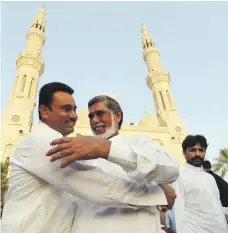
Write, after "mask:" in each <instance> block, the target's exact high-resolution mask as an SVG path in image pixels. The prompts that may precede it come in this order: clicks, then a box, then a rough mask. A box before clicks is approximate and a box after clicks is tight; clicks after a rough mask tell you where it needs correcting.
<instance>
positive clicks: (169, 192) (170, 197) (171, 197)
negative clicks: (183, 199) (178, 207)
mask: <svg viewBox="0 0 228 233" xmlns="http://www.w3.org/2000/svg"><path fill="white" fill-rule="evenodd" d="M160 187H161V188H162V189H163V191H164V193H165V196H166V199H167V202H168V208H169V209H172V207H173V205H174V202H175V199H176V197H177V195H176V192H175V189H174V188H172V187H171V186H170V185H168V184H160Z"/></svg>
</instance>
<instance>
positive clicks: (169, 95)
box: [166, 90, 173, 106]
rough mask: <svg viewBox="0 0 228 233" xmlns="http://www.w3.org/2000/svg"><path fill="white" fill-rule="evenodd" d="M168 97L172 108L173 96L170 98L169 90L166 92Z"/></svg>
mask: <svg viewBox="0 0 228 233" xmlns="http://www.w3.org/2000/svg"><path fill="white" fill-rule="evenodd" d="M166 95H167V98H168V100H169V104H170V106H172V105H173V103H172V100H171V96H170V94H169V91H168V90H166Z"/></svg>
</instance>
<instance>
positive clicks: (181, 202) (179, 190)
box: [173, 177, 185, 232]
mask: <svg viewBox="0 0 228 233" xmlns="http://www.w3.org/2000/svg"><path fill="white" fill-rule="evenodd" d="M173 187H174V189H175V192H176V195H177V198H176V200H175V203H174V214H175V220H176V228H177V232H180V230H181V229H182V224H183V216H184V207H185V191H184V186H183V183H182V180H181V177H179V178H178V180H177V181H176V182H175V183H174V185H173Z"/></svg>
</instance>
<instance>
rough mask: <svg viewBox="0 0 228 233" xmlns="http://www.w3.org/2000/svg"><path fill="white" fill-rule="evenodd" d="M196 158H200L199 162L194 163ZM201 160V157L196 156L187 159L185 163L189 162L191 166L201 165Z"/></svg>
mask: <svg viewBox="0 0 228 233" xmlns="http://www.w3.org/2000/svg"><path fill="white" fill-rule="evenodd" d="M196 160H200V162H198V163H195V161H196ZM203 161H204V159H203V158H201V157H199V156H197V157H194V158H192V159H190V160H187V163H189V164H191V165H192V166H195V167H201V166H202V164H203Z"/></svg>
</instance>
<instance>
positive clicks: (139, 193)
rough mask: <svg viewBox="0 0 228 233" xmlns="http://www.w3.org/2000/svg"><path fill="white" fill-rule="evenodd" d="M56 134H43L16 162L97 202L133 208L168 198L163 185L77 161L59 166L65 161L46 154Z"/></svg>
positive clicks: (68, 189)
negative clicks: (150, 184)
mask: <svg viewBox="0 0 228 233" xmlns="http://www.w3.org/2000/svg"><path fill="white" fill-rule="evenodd" d="M55 137H56V135H51V136H50V135H42V137H40V138H39V139H38V140H36V142H34V143H33V146H32V148H31V151H30V152H29V153H27V149H26V148H25V151H24V152H23V153H21V154H22V156H26V159H22V158H21V157H20V158H17V159H16V160H15V158H14V163H16V164H17V165H18V166H20V167H22V168H23V169H25V170H27V171H29V172H30V173H32V174H34V175H36V176H38V177H39V178H41V179H43V180H45V181H47V182H48V183H49V184H51V185H53V186H55V187H58V188H61V189H63V190H65V191H66V192H68V193H70V194H72V195H75V196H77V197H80V198H82V199H84V200H87V201H90V202H93V203H96V204H101V205H108V206H113V207H125V208H126V207H127V208H131V207H130V206H129V205H132V208H135V207H136V206H150V205H157V203H160V202H163V201H164V199H165V197H164V195H163V196H162V195H161V192H162V190H161V189H159V187H153V188H152V187H147V186H146V185H140V184H136V183H133V182H132V181H130V180H121V179H119V178H116V177H114V176H111V175H109V174H106V173H104V172H102V170H100V169H98V168H96V167H92V166H83V165H81V164H79V163H77V162H75V163H72V164H71V165H70V166H68V167H66V168H65V169H61V168H59V166H60V164H61V162H62V161H61V160H59V161H57V162H56V163H50V161H49V158H48V157H46V156H45V153H46V151H47V150H49V149H50V148H51V147H50V144H49V142H50V141H51V140H53V138H55ZM27 154H29V156H27Z"/></svg>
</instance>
